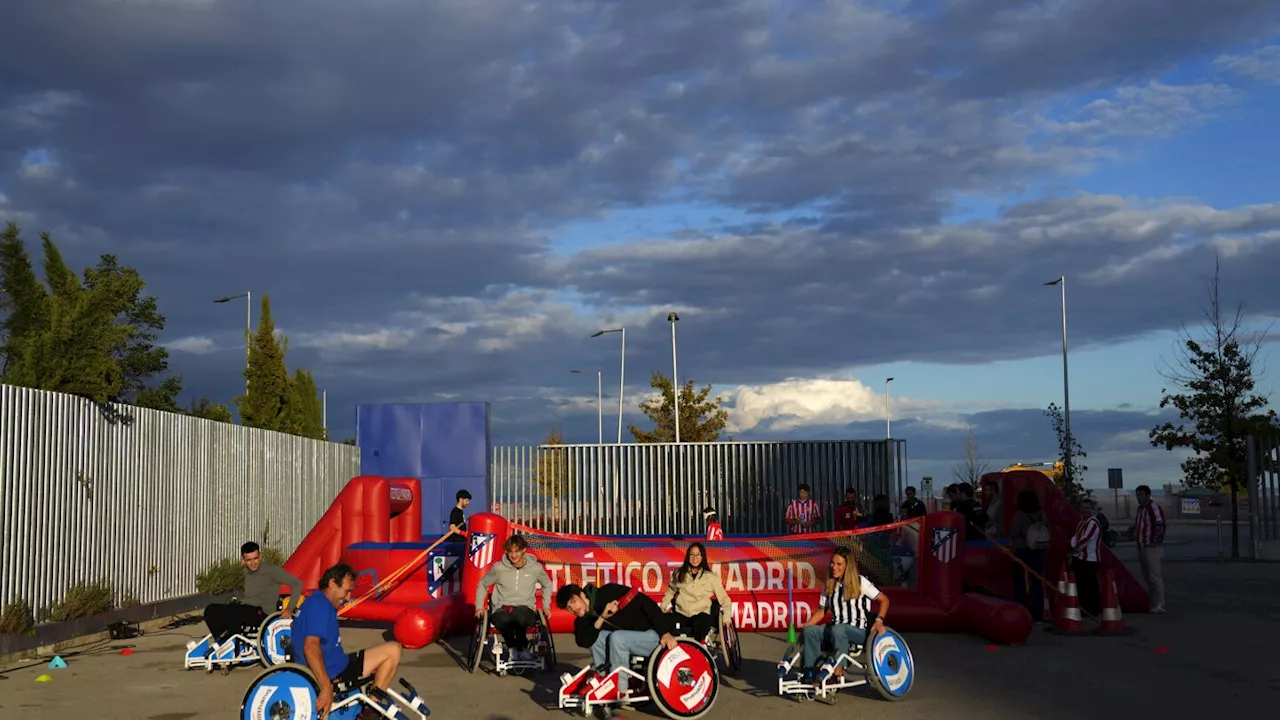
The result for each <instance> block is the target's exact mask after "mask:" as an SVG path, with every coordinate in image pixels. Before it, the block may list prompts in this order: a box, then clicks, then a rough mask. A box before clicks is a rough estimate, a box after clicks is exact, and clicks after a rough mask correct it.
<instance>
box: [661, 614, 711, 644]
mask: <svg viewBox="0 0 1280 720" xmlns="http://www.w3.org/2000/svg"><path fill="white" fill-rule="evenodd" d="M671 617H672V619H673V620H675V621H676V634H684V635H687V636H688V637H689V638H691V639H693V640H697V641H698V642H702V641H703V640H705V639H706V638H707V633H709V632H711V627H712V624H713V623H714V622H715V621H714V620H712V617H711V613H698V614H697V615H694V616H693V617H689V616H687V615H681V614H680V613H678V612H672V613H671Z"/></svg>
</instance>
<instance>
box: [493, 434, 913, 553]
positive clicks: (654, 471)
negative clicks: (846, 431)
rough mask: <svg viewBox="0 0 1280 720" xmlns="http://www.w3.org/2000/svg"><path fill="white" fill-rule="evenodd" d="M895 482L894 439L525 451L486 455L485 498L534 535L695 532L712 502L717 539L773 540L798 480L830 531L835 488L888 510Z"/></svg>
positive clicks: (902, 448) (902, 471) (898, 467)
mask: <svg viewBox="0 0 1280 720" xmlns="http://www.w3.org/2000/svg"><path fill="white" fill-rule="evenodd" d="M905 475H906V441H904V440H878V441H853V440H847V441H830V442H722V443H679V444H676V443H653V444H619V445H541V446H533V445H529V446H513V447H495V448H494V449H493V467H492V472H491V473H490V483H491V485H490V488H489V496H490V498H491V499H492V501H493V502H494V503H495V504H496V505H497V506H498V512H499V513H501V514H502V515H503V516H504V517H506V518H508V519H510V520H513V521H515V522H518V523H521V524H524V525H529V526H531V527H535V528H538V529H540V530H552V531H558V532H569V533H582V534H601V535H635V534H640V535H649V534H658V535H667V534H700V533H702V532H703V531H704V530H705V528H706V523H705V521H704V520H703V518H702V509H703V508H704V507H706V506H707V505H712V506H714V507H715V508H716V509H717V511H718V513H719V519H720V522H721V524H722V525H724V528H725V532H729V533H783V532H786V528H785V526H784V522H783V518H784V517H785V515H786V507H787V503H788V502H789V501H790V500H791V499H792V498H794V497H795V496H796V492H797V490H796V489H797V487H798V486H799V485H800V484H801V483H808V484H809V485H810V487H811V488H812V490H811V492H812V497H813V499H814V500H816V501H817V502H818V504H819V506H820V507H821V509H822V526H821V527H820V528H819V529H826V530H831V529H833V515H834V511H835V509H836V507H837V506H839V505H840V504H841V503H842V502H844V492H845V488H850V487H851V488H854V489H855V490H856V491H857V492H858V495H859V497H860V498H861V500H862V502H863V504H864V506H866V505H868V504H869V502H870V500H871V498H872V497H874V496H875V495H876V494H878V493H884V494H885V495H887V496H889V499H890V502H891V503H893V506H894V507H897V503H898V499H899V497H900V495H901V490H902V478H903V477H904V476H905Z"/></svg>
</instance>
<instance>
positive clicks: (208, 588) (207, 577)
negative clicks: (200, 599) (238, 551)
mask: <svg viewBox="0 0 1280 720" xmlns="http://www.w3.org/2000/svg"><path fill="white" fill-rule="evenodd" d="M242 589H244V565H242V564H241V563H240V559H239V558H226V559H223V560H219V561H218V562H216V563H214V564H212V565H210V566H209V567H207V568H205V570H204V572H201V573H200V574H199V575H196V590H198V591H200V592H202V593H204V594H206V595H223V594H225V593H230V592H236V591H238V590H242Z"/></svg>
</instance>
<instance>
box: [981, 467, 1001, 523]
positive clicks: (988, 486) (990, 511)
mask: <svg viewBox="0 0 1280 720" xmlns="http://www.w3.org/2000/svg"><path fill="white" fill-rule="evenodd" d="M982 499H983V500H984V501H986V503H987V507H986V512H987V519H988V520H990V523H989V524H988V525H987V527H986V531H987V532H988V533H989V534H991V535H995V536H1001V535H1004V507H1003V504H1002V503H1001V502H1000V483H998V482H996V481H995V480H983V481H982Z"/></svg>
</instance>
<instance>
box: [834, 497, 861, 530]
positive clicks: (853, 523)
mask: <svg viewBox="0 0 1280 720" xmlns="http://www.w3.org/2000/svg"><path fill="white" fill-rule="evenodd" d="M861 520H862V508H859V507H858V493H856V492H854V490H853V488H846V489H845V491H844V504H843V505H841V506H840V507H838V508H836V530H854V529H856V528H857V527H858V522H859V521H861Z"/></svg>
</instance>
